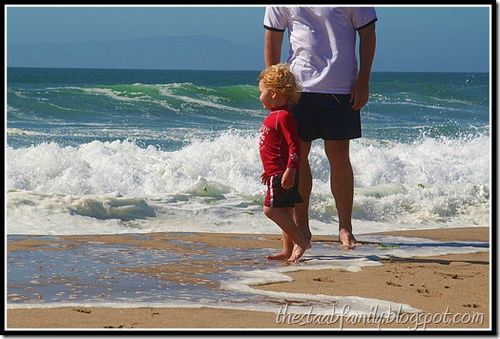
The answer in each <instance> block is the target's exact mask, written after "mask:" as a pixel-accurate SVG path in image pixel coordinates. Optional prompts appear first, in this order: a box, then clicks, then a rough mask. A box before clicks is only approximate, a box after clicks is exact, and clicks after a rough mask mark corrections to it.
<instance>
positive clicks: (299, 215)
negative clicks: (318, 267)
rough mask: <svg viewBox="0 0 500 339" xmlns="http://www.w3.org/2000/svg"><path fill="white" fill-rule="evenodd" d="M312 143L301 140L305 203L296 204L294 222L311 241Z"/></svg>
mask: <svg viewBox="0 0 500 339" xmlns="http://www.w3.org/2000/svg"><path fill="white" fill-rule="evenodd" d="M310 150H311V142H310V141H302V140H300V167H299V193H300V196H301V197H302V200H303V202H301V203H298V204H295V211H294V220H295V223H296V224H297V227H298V228H299V230H300V231H301V232H302V235H303V236H304V238H306V239H307V240H309V241H310V240H311V237H312V235H311V230H310V229H309V198H310V196H311V190H312V174H311V167H310V166H309V151H310Z"/></svg>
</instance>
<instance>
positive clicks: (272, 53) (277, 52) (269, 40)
mask: <svg viewBox="0 0 500 339" xmlns="http://www.w3.org/2000/svg"><path fill="white" fill-rule="evenodd" d="M283 35H284V32H281V31H273V30H269V29H266V32H265V35H264V60H265V63H266V67H268V66H271V65H275V64H279V63H280V61H281V44H282V43H283Z"/></svg>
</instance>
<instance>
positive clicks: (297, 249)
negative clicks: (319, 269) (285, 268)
mask: <svg viewBox="0 0 500 339" xmlns="http://www.w3.org/2000/svg"><path fill="white" fill-rule="evenodd" d="M310 247H311V242H310V241H309V240H306V241H305V242H304V244H302V246H300V245H298V244H295V246H293V251H292V255H291V256H290V258H288V260H287V261H288V262H297V260H299V259H300V258H301V257H302V255H304V252H305V251H306V250H307V249H308V248H310Z"/></svg>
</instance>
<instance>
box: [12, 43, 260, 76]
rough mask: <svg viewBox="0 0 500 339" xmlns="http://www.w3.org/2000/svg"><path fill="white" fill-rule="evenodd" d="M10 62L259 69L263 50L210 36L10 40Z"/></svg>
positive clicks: (38, 64) (107, 66) (37, 64)
mask: <svg viewBox="0 0 500 339" xmlns="http://www.w3.org/2000/svg"><path fill="white" fill-rule="evenodd" d="M7 57H8V59H7V65H8V66H9V67H72V68H138V69H207V70H215V69H228V70H259V69H261V68H262V67H263V65H264V61H263V58H264V56H263V50H262V48H256V47H252V46H247V45H245V44H244V43H242V44H236V43H233V42H230V41H228V40H224V39H220V38H214V37H209V36H181V37H172V36H171V37H155V38H144V39H132V40H116V41H106V42H72V43H37V44H15V45H9V46H8V49H7Z"/></svg>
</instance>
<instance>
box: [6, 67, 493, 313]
mask: <svg viewBox="0 0 500 339" xmlns="http://www.w3.org/2000/svg"><path fill="white" fill-rule="evenodd" d="M257 77H258V72H252V71H241V72H240V71H227V72H224V71H167V70H163V71H152V70H92V69H29V68H9V69H8V70H7V113H6V114H7V119H6V125H7V126H6V127H7V128H6V130H7V135H6V155H5V157H6V175H5V181H6V184H7V190H6V198H7V199H6V205H7V210H6V218H7V226H6V233H7V240H8V243H9V253H8V255H7V271H8V272H7V275H8V284H7V285H8V286H7V287H8V289H7V293H6V294H7V300H8V307H9V309H14V308H26V307H29V308H34V307H41V308H46V307H63V306H66V307H92V306H99V307H103V306H109V307H126V308H131V307H195V308H198V307H218V308H228V309H242V310H254V311H267V312H281V310H283V309H286V310H288V311H289V312H293V313H303V314H306V313H307V312H311V311H312V307H314V311H315V312H316V313H323V314H329V313H331V312H335V313H336V314H339V313H340V314H342V315H346V314H353V315H356V314H371V312H372V309H373V307H374V306H376V307H377V309H378V307H380V310H381V311H382V312H386V311H387V310H388V309H392V310H396V309H398V307H402V309H403V310H404V311H405V312H418V311H419V310H418V309H415V308H414V307H413V306H411V305H405V304H399V303H396V302H391V301H385V300H377V299H372V298H364V297H359V296H327V295H322V294H310V293H287V292H272V291H265V290H262V289H259V288H258V287H257V286H259V285H262V284H270V283H278V282H287V281H290V280H292V278H291V277H290V276H289V275H288V274H287V273H289V272H293V271H297V270H318V269H332V270H338V269H343V270H348V271H352V272H357V271H359V270H361V269H363V268H364V267H366V266H379V265H381V262H380V260H381V259H383V258H386V259H388V258H393V257H402V258H405V257H406V258H407V257H416V256H431V255H441V254H450V253H475V252H481V251H487V250H488V249H489V244H488V243H487V242H474V241H467V242H464V241H453V242H439V241H432V240H428V239H419V238H408V237H394V236H387V235H369V234H367V233H372V232H377V231H394V230H404V229H425V228H447V227H461V226H489V220H490V217H489V216H490V188H491V181H490V172H491V142H490V108H489V102H490V100H489V77H488V74H472V73H467V74H466V73H463V74H462V73H449V74H448V73H440V74H438V73H374V74H373V76H372V82H371V94H370V100H369V103H368V104H367V106H366V107H365V108H364V109H363V111H362V125H363V137H362V138H360V139H356V140H353V141H352V143H351V162H352V165H353V170H354V176H355V196H354V211H353V219H354V223H353V224H354V233H355V235H356V238H357V240H358V241H360V246H358V247H357V248H356V250H354V251H345V250H342V249H341V248H338V246H335V245H333V244H332V243H331V242H313V246H312V248H311V249H309V250H308V251H307V252H306V253H305V255H304V257H303V259H304V260H303V261H301V262H300V263H298V264H297V265H283V263H281V262H276V261H269V260H266V259H264V258H265V256H266V255H267V254H270V253H272V252H275V251H277V249H269V248H246V249H242V248H239V247H238V246H236V245H235V246H234V247H230V248H228V247H227V246H219V244H218V243H217V244H212V245H210V244H209V243H202V242H200V241H196V240H194V239H193V238H192V237H193V235H196V234H198V233H199V232H226V233H230V234H231V236H232V237H234V241H235V242H237V241H247V240H249V239H251V240H258V241H259V240H261V237H262V235H257V234H256V233H267V234H276V236H278V234H279V233H280V231H279V229H278V227H277V226H276V225H274V224H273V223H272V222H271V221H270V220H268V219H267V218H266V217H265V216H264V214H263V213H262V203H263V197H264V193H265V187H264V186H263V185H262V184H261V183H260V179H259V177H260V173H261V172H262V165H261V162H260V158H259V152H258V140H259V134H258V131H259V127H260V124H261V122H262V120H263V119H264V117H265V116H266V114H267V112H266V110H264V109H263V108H262V106H261V104H260V102H259V100H258V89H257ZM310 163H311V167H312V172H313V194H312V197H311V211H310V216H311V229H312V233H313V240H314V236H315V235H320V234H323V235H336V234H337V221H338V220H337V211H336V209H335V207H334V202H333V199H332V196H331V193H330V188H329V165H328V161H327V159H326V157H325V154H324V150H323V145H322V142H321V141H316V142H314V143H313V147H312V150H311V154H310ZM158 232H175V233H167V234H168V236H163V235H162V234H164V233H158ZM177 232H182V233H177ZM98 234H104V235H110V234H111V235H114V234H118V235H120V236H113V239H114V238H119V237H121V238H120V239H122V240H117V241H109V240H104V238H103V237H98V236H97V235H98ZM172 234H173V236H171V235H172ZM71 235H77V237H71ZM81 235H84V236H87V237H79V236H81ZM88 235H90V237H88ZM158 237H159V238H158ZM256 237H257V238H256ZM115 240H116V239H115ZM30 241H34V246H31V247H29V246H28V247H24V248H23V247H22V244H25V242H28V243H29V242H30ZM16 244H21V247H20V248H19V247H18V248H16ZM11 246H12V247H11ZM168 246H174V247H173V249H172V248H170V247H168ZM175 246H177V247H175ZM148 270H152V271H151V272H149V271H148ZM168 272H171V274H170V275H168V274H166V275H165V273H168ZM332 307H333V310H332ZM78 310H79V309H75V310H74V311H78Z"/></svg>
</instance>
